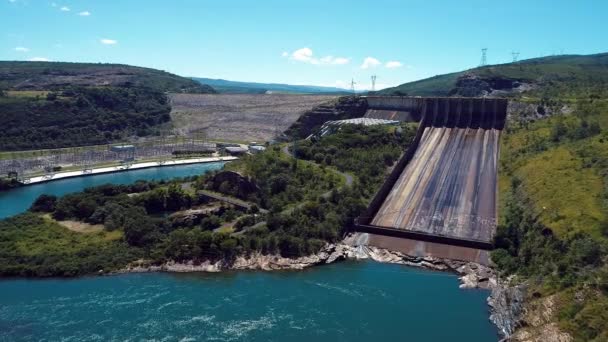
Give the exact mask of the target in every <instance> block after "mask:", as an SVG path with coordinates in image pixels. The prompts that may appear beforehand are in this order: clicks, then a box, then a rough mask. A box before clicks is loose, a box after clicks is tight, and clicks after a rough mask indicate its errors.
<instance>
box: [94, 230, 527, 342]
mask: <svg viewBox="0 0 608 342" xmlns="http://www.w3.org/2000/svg"><path fill="white" fill-rule="evenodd" d="M351 241H352V240H351ZM344 260H355V261H358V260H372V261H375V262H379V263H391V264H398V265H403V266H409V267H417V268H423V269H427V270H431V271H442V272H450V273H453V274H455V275H456V276H457V277H458V280H459V282H460V285H459V288H460V289H481V290H486V291H489V292H490V293H489V295H488V298H487V305H488V307H489V310H488V311H489V316H488V319H489V320H490V321H491V322H492V323H493V324H494V325H495V326H496V328H497V331H498V334H499V335H500V341H506V340H508V339H509V338H510V337H511V336H512V335H513V334H514V333H515V331H516V329H517V328H518V327H519V322H520V316H521V314H522V310H523V304H524V293H525V288H524V287H522V286H511V285H510V284H509V280H508V279H506V280H503V279H499V277H498V275H497V273H496V272H495V271H494V270H493V269H492V268H491V267H489V266H484V265H481V264H477V263H474V262H467V261H459V260H450V259H441V258H435V257H430V256H426V257H417V256H410V255H406V254H403V253H400V252H395V251H391V250H387V249H383V248H377V247H373V246H366V245H358V246H357V245H351V244H349V242H346V241H345V240H344V241H342V242H339V243H337V244H328V245H326V246H325V247H323V248H322V249H321V250H320V251H319V252H317V253H316V254H312V255H309V256H303V257H299V258H295V259H294V258H285V257H282V256H280V255H262V254H260V253H255V254H252V255H249V256H247V257H244V256H239V257H237V258H236V259H235V260H234V261H231V262H227V261H226V260H219V261H216V262H210V261H204V262H201V263H194V262H192V261H189V262H185V263H178V262H173V261H169V262H166V263H164V264H161V265H146V264H145V261H143V260H140V261H138V262H136V263H134V264H132V265H129V266H127V267H126V268H124V269H122V270H118V271H114V272H108V273H103V271H100V274H104V275H118V274H128V273H152V272H166V273H196V272H204V273H219V272H226V271H248V270H249V271H266V272H268V271H290V270H293V271H296V270H303V269H305V268H312V267H313V266H322V265H328V264H332V263H335V262H338V261H344Z"/></svg>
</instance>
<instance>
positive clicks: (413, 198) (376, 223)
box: [355, 97, 507, 264]
mask: <svg viewBox="0 0 608 342" xmlns="http://www.w3.org/2000/svg"><path fill="white" fill-rule="evenodd" d="M367 102H368V110H367V112H366V114H365V116H366V117H368V118H375V119H389V120H400V121H419V122H420V125H419V128H418V132H417V134H416V137H415V139H414V141H413V143H412V144H411V146H410V147H409V149H408V151H406V153H405V154H404V155H403V156H402V158H401V159H400V160H399V162H398V163H397V164H396V165H395V167H394V169H393V171H392V172H391V174H390V175H389V176H388V178H387V180H386V181H385V183H384V184H383V186H382V188H381V189H380V190H379V191H378V193H377V194H376V196H375V197H374V198H373V200H372V201H371V203H370V205H369V207H368V208H367V210H366V212H365V213H364V214H363V215H362V216H361V217H359V218H357V220H356V222H355V230H357V231H360V232H366V233H369V237H368V239H369V241H367V244H369V245H373V246H377V247H383V248H388V249H392V250H397V251H401V252H403V253H406V254H409V255H418V256H428V255H431V256H435V257H440V258H450V259H459V260H468V261H476V262H479V263H483V264H486V263H487V262H488V250H490V249H491V248H492V238H493V236H494V233H495V232H496V217H497V195H498V194H497V184H498V181H497V166H498V165H497V163H498V156H499V139H500V134H501V131H502V129H503V128H504V125H505V121H506V112H507V100H506V99H493V98H420V97H368V98H367Z"/></svg>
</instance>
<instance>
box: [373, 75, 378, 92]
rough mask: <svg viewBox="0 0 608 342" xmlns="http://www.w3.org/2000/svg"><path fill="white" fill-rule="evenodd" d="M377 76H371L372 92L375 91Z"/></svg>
mask: <svg viewBox="0 0 608 342" xmlns="http://www.w3.org/2000/svg"><path fill="white" fill-rule="evenodd" d="M377 77H378V76H376V75H372V91H376V78H377Z"/></svg>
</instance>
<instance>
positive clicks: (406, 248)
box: [365, 234, 489, 265]
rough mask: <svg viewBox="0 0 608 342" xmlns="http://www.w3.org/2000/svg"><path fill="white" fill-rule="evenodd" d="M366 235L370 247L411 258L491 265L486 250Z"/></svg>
mask: <svg viewBox="0 0 608 342" xmlns="http://www.w3.org/2000/svg"><path fill="white" fill-rule="evenodd" d="M365 235H368V236H369V237H368V240H367V244H368V245H369V246H374V247H378V248H385V249H388V250H391V251H397V252H401V253H403V254H407V255H411V256H418V257H425V256H432V257H436V258H442V259H451V260H462V261H471V262H476V263H479V264H482V265H488V264H489V252H488V251H485V250H480V249H475V248H468V247H460V246H449V245H444V244H439V243H434V242H426V241H416V240H411V239H404V238H397V237H392V236H384V235H377V234H365Z"/></svg>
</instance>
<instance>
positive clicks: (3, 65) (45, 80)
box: [0, 61, 215, 93]
mask: <svg viewBox="0 0 608 342" xmlns="http://www.w3.org/2000/svg"><path fill="white" fill-rule="evenodd" d="M66 85H76V86H84V87H98V86H102V85H103V86H109V87H137V88H150V89H154V90H156V91H161V92H174V93H214V92H215V91H214V90H213V88H211V87H209V86H208V85H205V84H201V83H199V82H195V81H193V80H191V79H188V78H185V77H180V76H177V75H174V74H170V73H168V72H165V71H161V70H155V69H150V68H141V67H135V66H130V65H123V64H101V63H66V62H17V61H12V62H8V61H0V89H5V90H46V91H61V90H64V89H65V88H66Z"/></svg>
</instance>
